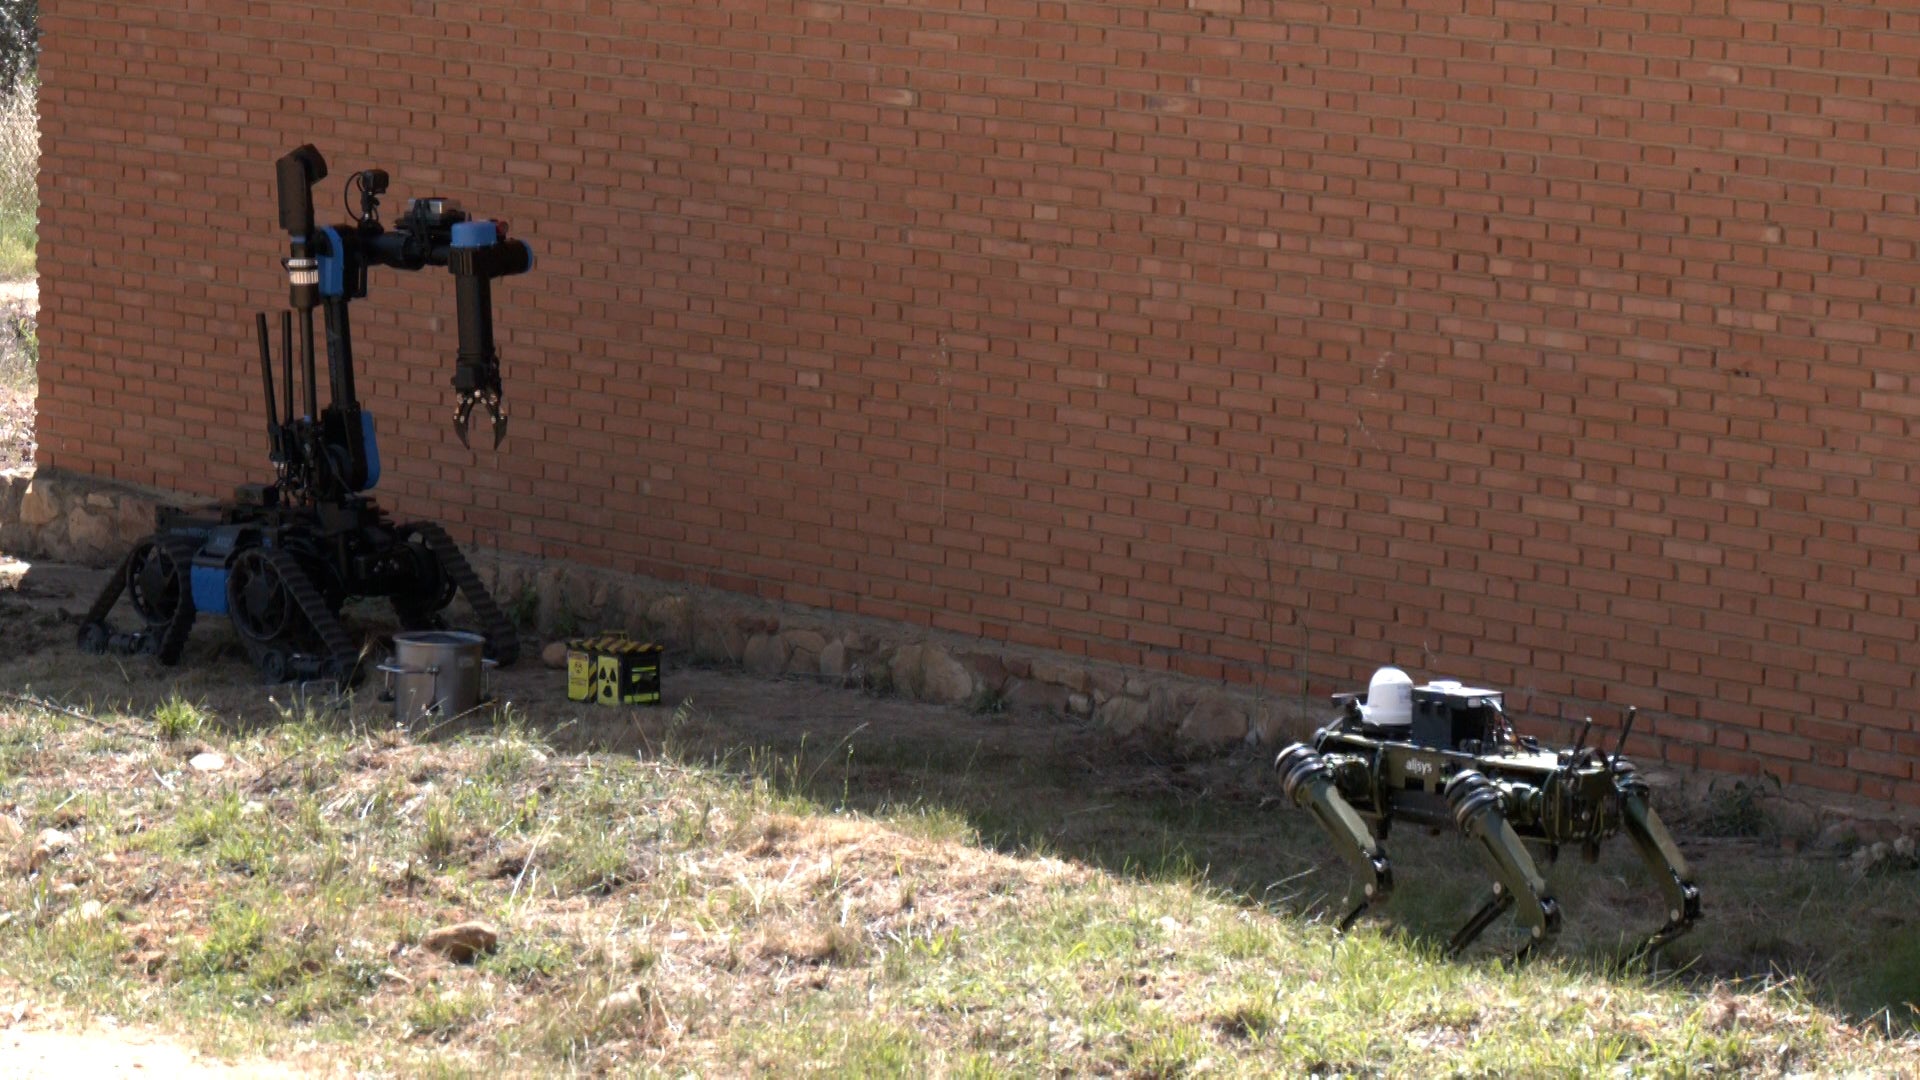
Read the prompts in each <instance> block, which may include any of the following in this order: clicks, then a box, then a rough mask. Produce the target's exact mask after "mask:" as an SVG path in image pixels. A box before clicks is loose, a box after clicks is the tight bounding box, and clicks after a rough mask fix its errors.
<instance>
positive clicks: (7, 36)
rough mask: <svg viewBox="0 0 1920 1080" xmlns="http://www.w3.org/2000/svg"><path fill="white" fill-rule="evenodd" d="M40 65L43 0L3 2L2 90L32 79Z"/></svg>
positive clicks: (0, 36) (0, 7)
mask: <svg viewBox="0 0 1920 1080" xmlns="http://www.w3.org/2000/svg"><path fill="white" fill-rule="evenodd" d="M39 62H40V0H0V90H11V89H12V88H13V87H15V86H18V85H19V84H20V82H21V81H22V80H24V79H30V78H32V77H33V75H34V71H35V69H36V68H37V67H38V66H39Z"/></svg>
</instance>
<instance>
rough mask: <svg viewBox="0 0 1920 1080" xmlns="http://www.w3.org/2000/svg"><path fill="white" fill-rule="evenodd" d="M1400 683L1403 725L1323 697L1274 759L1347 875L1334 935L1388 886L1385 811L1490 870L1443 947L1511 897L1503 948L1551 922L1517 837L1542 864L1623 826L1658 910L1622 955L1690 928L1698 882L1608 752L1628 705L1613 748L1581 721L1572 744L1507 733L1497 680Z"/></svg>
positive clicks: (1630, 713)
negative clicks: (1656, 894) (1320, 707)
mask: <svg viewBox="0 0 1920 1080" xmlns="http://www.w3.org/2000/svg"><path fill="white" fill-rule="evenodd" d="M1404 689H1405V688H1403V690H1402V692H1404ZM1411 689H1412V699H1413V700H1412V723H1411V725H1394V726H1387V725H1380V724H1374V723H1370V722H1368V719H1367V717H1366V716H1365V713H1364V712H1363V706H1362V703H1363V701H1364V699H1365V697H1366V695H1359V694H1339V695H1335V698H1334V700H1335V701H1336V702H1338V703H1341V704H1342V705H1343V711H1342V713H1341V715H1340V717H1339V718H1338V719H1337V720H1335V721H1334V722H1333V723H1332V724H1330V725H1328V726H1327V727H1324V728H1321V729H1320V730H1319V731H1318V732H1317V733H1316V734H1315V735H1314V738H1313V744H1312V745H1311V746H1307V745H1304V744H1301V743H1294V744H1293V745H1291V746H1288V747H1287V748H1286V749H1284V750H1282V751H1281V752H1280V755H1279V757H1278V758H1276V759H1275V761H1274V769H1275V770H1276V771H1277V772H1278V773H1279V775H1280V782H1281V785H1282V788H1283V789H1284V790H1285V792H1286V795H1287V797H1288V798H1289V799H1290V800H1292V801H1293V802H1294V803H1295V804H1296V805H1298V806H1301V807H1304V808H1306V809H1307V810H1309V811H1311V812H1312V813H1313V815H1314V817H1315V818H1316V819H1318V821H1319V822H1320V825H1321V827H1322V828H1324V829H1325V830H1326V831H1327V833H1328V835H1329V836H1331V837H1332V838H1333V841H1334V843H1335V844H1336V845H1337V846H1338V848H1339V850H1340V854H1341V855H1342V856H1343V857H1344V858H1345V859H1346V861H1347V862H1348V863H1349V864H1351V866H1352V867H1353V869H1354V870H1355V872H1356V874H1357V879H1356V881H1355V884H1354V887H1353V890H1352V891H1351V892H1350V893H1349V895H1348V897H1347V902H1348V903H1351V904H1353V907H1352V909H1351V910H1350V911H1349V912H1348V913H1347V915H1346V916H1345V917H1344V918H1343V919H1341V920H1340V924H1339V925H1340V929H1341V930H1342V931H1343V932H1344V931H1345V930H1347V929H1348V928H1349V927H1351V926H1352V925H1353V923H1354V921H1355V920H1356V919H1358V918H1359V917H1360V916H1361V915H1362V914H1363V913H1365V912H1366V911H1367V910H1368V909H1369V908H1371V907H1373V906H1374V905H1376V904H1379V903H1381V902H1383V901H1385V900H1386V899H1387V897H1388V895H1389V894H1390V893H1391V892H1392V891H1393V868H1392V866H1391V864H1390V863H1389V862H1388V861H1387V854H1386V849H1385V848H1384V847H1383V846H1382V845H1381V840H1383V839H1385V837H1386V836H1387V833H1388V830H1389V829H1390V828H1391V827H1392V824H1393V822H1395V821H1406V822H1411V823H1414V824H1416V825H1420V826H1425V827H1429V828H1433V829H1435V830H1438V829H1441V828H1446V827H1448V826H1457V827H1458V828H1459V830H1460V831H1461V832H1462V833H1464V834H1465V835H1466V837H1467V838H1468V840H1469V841H1471V843H1472V846H1473V848H1474V850H1475V851H1476V853H1477V854H1478V855H1479V857H1480V861H1481V862H1482V863H1483V864H1484V866H1485V867H1486V869H1487V870H1489V871H1490V872H1491V873H1492V875H1493V878H1494V884H1493V896H1492V897H1491V898H1490V899H1488V901H1487V902H1486V904H1485V905H1484V906H1482V907H1481V908H1480V909H1479V910H1478V911H1477V912H1475V913H1474V915H1473V917H1472V918H1470V919H1468V920H1467V923H1466V925H1465V926H1462V927H1461V928H1460V930H1459V932H1458V933H1456V934H1454V936H1453V938H1452V940H1451V941H1450V942H1449V943H1448V946H1447V956H1448V957H1449V958H1451V957H1455V956H1458V955H1459V954H1460V952H1461V951H1462V950H1464V949H1465V948H1466V947H1467V946H1468V945H1470V944H1472V942H1473V941H1474V939H1475V938H1477V937H1479V936H1480V934H1481V932H1482V931H1484V930H1486V928H1487V927H1488V926H1489V925H1491V924H1492V923H1493V922H1494V920H1496V919H1498V918H1499V917H1500V916H1501V915H1503V914H1505V913H1506V912H1507V911H1509V910H1512V909H1515V908H1517V909H1518V911H1517V914H1516V918H1517V919H1518V921H1519V922H1520V923H1521V924H1523V925H1524V926H1526V927H1527V929H1528V931H1529V932H1530V939H1529V941H1528V942H1527V944H1526V945H1525V946H1524V947H1523V948H1522V949H1521V950H1520V952H1519V953H1518V955H1517V956H1516V958H1515V959H1524V958H1526V957H1527V956H1528V955H1529V954H1531V953H1532V952H1533V951H1534V950H1535V949H1537V948H1539V947H1540V946H1541V945H1543V944H1545V943H1546V942H1547V941H1548V940H1549V939H1550V938H1551V937H1552V936H1553V935H1554V934H1555V933H1556V932H1557V931H1558V930H1559V928H1560V905H1559V903H1558V902H1557V901H1556V900H1555V899H1554V897H1553V893H1552V891H1551V890H1550V889H1549V888H1548V886H1547V883H1546V881H1545V879H1544V878H1542V877H1541V875H1540V872H1539V870H1538V869H1537V868H1536V867H1535V864H1534V860H1533V859H1532V857H1531V856H1529V854H1528V852H1527V847H1526V844H1527V843H1533V844H1535V845H1541V846H1544V848H1545V852H1546V855H1547V859H1548V861H1549V862H1551V861H1553V860H1555V859H1556V858H1557V857H1558V855H1559V852H1560V848H1561V847H1563V846H1567V845H1574V844H1578V845H1579V846H1580V850H1581V853H1582V855H1583V856H1584V858H1585V860H1586V861H1588V862H1592V861H1594V860H1595V859H1597V858H1598V857H1599V850H1600V844H1601V842H1602V841H1604V840H1605V839H1607V838H1608V837H1609V836H1612V835H1613V834H1614V833H1615V832H1618V831H1619V830H1621V829H1625V830H1626V832H1627V835H1628V836H1630V837H1632V838H1633V843H1634V846H1635V847H1636V848H1637V849H1639V852H1640V856H1641V858H1642V859H1643V860H1644V861H1645V862H1646V865H1647V868H1648V870H1649V871H1650V872H1651V873H1652V874H1653V877H1654V879H1655V881H1656V882H1657V883H1658V885H1659V888H1660V892H1661V896H1662V898H1663V899H1664V901H1665V908H1666V914H1667V921H1666V924H1665V925H1664V926H1662V927H1661V928H1660V929H1659V930H1657V931H1655V932H1654V933H1653V934H1652V935H1651V936H1650V937H1648V938H1647V939H1646V940H1645V942H1643V943H1642V944H1641V945H1640V946H1639V948H1638V949H1637V950H1635V952H1634V953H1633V954H1632V956H1633V957H1634V958H1641V957H1645V956H1648V955H1650V954H1651V953H1652V952H1653V951H1654V950H1656V949H1658V948H1660V947H1661V946H1663V945H1665V944H1666V943H1667V942H1669V941H1671V940H1673V939H1674V938H1676V937H1678V936H1680V935H1681V934H1684V933H1686V932H1687V931H1688V930H1689V929H1691V928H1692V926H1693V924H1694V922H1695V921H1696V920H1697V919H1698V918H1699V917H1700V891H1699V890H1698V889H1697V888H1695V887H1694V884H1693V875H1692V872H1691V871H1690V870H1689V869H1688V867H1687V861H1686V858H1685V857H1684V856H1682V855H1681V854H1680V850H1679V848H1678V847H1677V846H1676V845H1675V844H1674V842H1673V838H1672V837H1671V836H1670V835H1668V833H1667V830H1666V827H1665V826H1663V825H1662V824H1661V823H1660V818H1659V816H1658V815H1657V814H1655V813H1654V811H1653V807H1652V806H1651V805H1649V803H1648V788H1647V784H1646V781H1645V780H1643V779H1641V778H1640V776H1639V775H1637V774H1636V773H1635V771H1634V767H1633V764H1632V763H1631V762H1629V761H1627V760H1626V759H1625V758H1622V757H1621V756H1620V745H1622V744H1624V743H1625V742H1626V739H1627V735H1628V733H1629V732H1631V731H1632V730H1633V720H1634V710H1633V709H1628V710H1627V714H1626V720H1625V724H1624V726H1623V727H1622V729H1621V732H1620V740H1619V743H1617V744H1616V745H1615V747H1614V750H1613V752H1612V753H1610V754H1609V753H1603V752H1602V751H1600V750H1598V749H1596V748H1593V747H1588V746H1587V745H1586V741H1587V736H1588V734H1589V733H1591V731H1592V729H1593V721H1592V719H1590V718H1589V719H1588V720H1587V721H1586V726H1585V728H1583V729H1582V731H1581V733H1580V737H1579V740H1578V742H1577V743H1576V744H1575V745H1574V746H1573V747H1572V748H1570V749H1562V750H1551V749H1544V748H1542V747H1541V746H1540V744H1539V742H1538V741H1537V740H1535V739H1532V738H1525V737H1520V736H1517V735H1515V733H1514V731H1513V727H1512V725H1511V724H1510V723H1509V722H1508V721H1507V718H1506V714H1505V713H1504V711H1503V710H1502V707H1501V695H1500V694H1499V693H1498V692H1496V691H1491V690H1476V689H1471V688H1465V687H1462V686H1460V685H1459V684H1458V683H1452V682H1434V683H1430V684H1428V685H1426V686H1423V687H1414V688H1411ZM1371 692H1373V691H1372V690H1370V693H1371Z"/></svg>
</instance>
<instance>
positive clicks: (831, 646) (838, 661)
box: [819, 641, 852, 681]
mask: <svg viewBox="0 0 1920 1080" xmlns="http://www.w3.org/2000/svg"><path fill="white" fill-rule="evenodd" d="M819 663H820V674H822V675H825V676H826V677H827V678H829V679H834V680H836V681H844V680H845V679H846V677H847V673H848V672H849V671H850V670H851V667H852V665H851V663H850V662H849V661H848V659H847V643H846V642H845V641H829V642H827V644H826V647H825V648H823V649H821V650H820V661H819Z"/></svg>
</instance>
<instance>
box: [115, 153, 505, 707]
mask: <svg viewBox="0 0 1920 1080" xmlns="http://www.w3.org/2000/svg"><path fill="white" fill-rule="evenodd" d="M276 168H277V177H276V178H277V180H278V186H279V213H280V225H281V227H282V228H283V229H285V231H286V232H287V234H288V238H289V244H290V247H291V252H290V255H289V257H288V258H287V259H285V260H284V262H283V265H284V267H285V268H286V272H287V280H288V285H289V293H290V298H291V306H292V310H291V311H283V312H282V313H281V317H280V359H281V379H280V390H281V391H282V392H283V393H284V395H285V396H284V398H283V399H281V400H280V401H278V402H276V400H275V387H274V376H273V358H272V352H271V348H270V345H269V343H268V333H267V317H266V315H265V314H260V315H257V316H255V329H256V331H257V333H258V334H259V344H260V379H261V386H262V388H263V390H264V392H265V398H266V414H267V438H268V447H269V453H270V456H271V460H272V462H273V466H274V472H275V479H274V481H273V482H272V483H271V484H264V485H245V486H243V487H241V488H240V489H239V490H238V492H237V493H236V496H235V499H234V501H233V502H232V503H230V504H227V505H224V506H222V507H220V508H219V510H218V511H217V513H215V514H212V515H201V516H196V515H192V514H188V513H183V512H179V511H162V512H161V514H160V515H159V516H158V518H157V520H156V522H155V524H156V525H157V527H158V528H157V531H156V532H154V533H153V535H151V536H149V537H147V538H146V539H144V540H142V541H140V542H139V543H138V544H136V545H135V546H134V548H133V550H132V551H130V552H129V553H128V554H127V556H126V558H125V559H124V560H123V561H122V562H121V563H120V566H119V569H118V570H117V571H116V572H115V574H114V576H113V578H112V579H111V580H110V581H109V582H108V583H107V585H106V587H105V588H104V589H103V590H102V591H101V593H100V595H99V597H98V598H97V599H96V600H95V601H94V603H93V607H92V608H91V609H90V610H89V611H88V612H87V614H86V616H85V618H84V619H83V620H82V622H81V625H80V631H79V645H80V648H81V649H82V650H83V651H85V652H88V653H92V654H96V655H99V654H105V653H120V654H128V655H133V654H148V655H152V656H153V657H155V658H156V659H158V660H159V661H160V663H162V664H166V665H173V664H176V663H178V662H179V660H180V654H181V650H182V649H183V648H184V647H185V645H186V642H187V636H188V634H189V632H190V631H191V630H192V629H193V623H194V618H195V616H196V615H197V614H199V613H206V614H211V615H225V616H227V618H228V619H229V620H230V621H231V622H232V623H233V628H234V630H235V631H237V632H238V634H239V637H240V640H241V642H242V643H243V645H244V646H245V648H246V651H247V654H248V656H249V658H250V659H251V660H252V662H253V664H254V665H255V667H257V668H258V669H259V671H260V672H261V674H262V675H264V676H265V677H266V678H267V679H268V680H269V681H271V682H280V681H285V680H288V679H300V680H309V679H333V680H338V681H339V682H340V683H341V684H342V685H348V684H351V683H352V682H354V681H356V680H357V679H358V678H359V677H360V675H361V674H362V669H361V663H360V659H361V657H360V651H359V648H358V646H357V645H356V643H355V641H354V639H353V638H352V637H351V636H349V634H348V633H347V630H346V628H345V627H344V626H343V625H342V624H341V621H340V608H341V605H342V604H344V603H345V602H346V601H347V600H348V599H349V598H353V597H385V598H387V599H388V600H390V601H391V602H392V604H393V608H394V611H395V613H396V615H397V616H398V618H399V621H400V624H401V626H402V627H403V628H405V629H407V630H427V629H441V628H444V626H445V621H444V619H443V617H442V615H441V612H442V609H444V608H445V607H446V606H447V605H448V604H449V603H451V602H452V600H453V597H454V595H455V593H456V592H459V593H463V594H465V596H466V598H467V601H468V603H469V604H470V605H471V606H472V608H473V612H474V614H475V616H476V617H477V618H478V619H479V621H480V622H481V623H482V634H483V636H484V638H485V641H486V646H485V652H486V655H488V656H489V657H490V658H491V659H493V660H494V661H496V662H498V663H500V664H511V663H512V662H513V661H514V660H515V659H516V658H517V656H518V654H519V650H520V643H519V638H518V635H517V634H516V633H515V631H514V628H513V624H512V623H511V622H510V621H508V619H507V617H506V615H505V614H504V613H503V612H502V611H501V610H500V606H499V605H498V604H497V603H495V601H494V599H493V597H491V596H490V595H488V593H487V591H486V589H485V588H484V587H483V586H482V585H481V583H480V579H479V577H478V576H477V575H476V574H475V573H474V571H473V568H472V567H471V566H470V565H468V563H467V560H466V558H465V557H464V556H463V555H462V554H461V553H460V549H459V548H458V547H456V546H455V545H454V543H453V541H452V540H451V539H449V538H448V536H447V533H446V531H445V530H443V529H442V528H441V527H440V526H438V525H436V524H434V523H432V522H425V521H416V522H408V523H402V524H395V523H394V521H393V520H392V519H391V518H389V517H388V515H387V514H386V513H385V512H384V511H382V510H381V509H380V508H379V507H378V506H377V505H376V504H375V503H374V501H373V500H372V499H371V498H369V497H368V496H367V495H366V492H368V491H370V490H371V489H372V488H373V487H374V486H375V485H376V484H377V483H378V482H379V480H380V455H379V449H378V446H377V444H376V443H375V439H374V425H373V416H372V414H371V413H368V412H365V411H363V410H362V409H361V406H360V402H359V399H358V398H357V397H356V395H355V392H354V385H353V342H352V330H351V323H350V321H349V319H348V313H347V309H348V305H349V303H350V302H351V301H353V300H357V299H360V298H363V297H365V296H366V295H367V271H368V269H369V268H370V267H373V266H387V267H392V268H394V269H396V270H420V269H423V268H425V267H428V266H444V267H446V268H447V269H448V270H449V271H451V272H452V274H453V278H454V292H455V297H456V300H457V303H458V325H459V353H458V359H457V364H456V367H455V370H454V379H453V384H454V388H455V390H456V391H457V394H458V398H459V405H458V407H457V409H456V411H455V413H454V428H455V431H456V433H457V434H458V435H459V437H460V441H461V442H462V443H463V444H465V443H466V442H467V426H468V422H469V420H470V419H471V417H472V413H473V409H474V406H475V405H476V404H477V405H482V406H484V407H485V408H486V410H487V412H488V414H489V416H490V417H491V418H492V420H493V436H494V446H495V447H496V448H497V447H498V446H499V445H500V441H501V439H502V438H503V437H504V436H505V433H506V423H507V418H506V414H505V412H504V410H503V409H502V407H501V397H500V357H499V354H498V352H497V351H496V350H495V348H494V341H493V311H492V307H493V296H492V282H493V280H494V279H495V278H501V277H507V276H510V275H514V274H520V273H524V272H526V271H527V270H528V269H530V268H531V267H532V265H533V255H532V252H531V251H530V250H529V249H528V247H527V245H526V244H525V243H523V242H521V241H519V240H511V239H508V238H507V235H506V227H505V225H504V224H502V223H500V222H496V221H488V220H477V219H473V218H470V217H469V216H468V215H467V214H466V213H465V212H464V211H462V210H461V209H460V208H459V206H458V205H457V204H456V203H454V202H452V201H451V200H447V199H440V198H425V199H414V200H411V201H410V202H409V203H408V205H407V209H406V212H405V213H404V214H403V215H402V216H401V218H400V220H399V221H398V222H396V223H395V225H394V227H393V228H390V229H389V228H385V227H383V226H382V225H381V223H380V197H381V196H382V195H384V194H386V191H387V182H388V178H387V174H386V173H385V172H382V171H380V170H378V169H367V170H363V171H361V172H356V173H354V174H352V176H350V177H349V178H348V180H347V188H348V192H349V194H352V193H354V192H357V193H358V196H359V208H358V212H357V214H355V220H354V221H353V222H352V223H351V224H343V225H339V226H336V227H323V228H315V226H314V213H313V194H312V190H311V189H312V187H313V185H315V184H317V183H319V182H320V181H321V180H324V179H326V176H327V164H326V160H325V159H324V158H322V157H321V155H320V152H319V151H318V150H316V149H314V148H313V147H312V146H301V147H300V148H299V149H297V150H294V151H292V152H291V153H288V154H286V155H285V156H283V157H281V158H280V160H279V161H278V163H277V166H276ZM350 209H351V206H350ZM316 307H318V308H321V309H322V310H323V313H324V317H325V320H326V335H327V371H328V381H329V402H328V405H327V407H326V409H325V410H322V409H321V408H320V404H319V399H318V396H319V390H318V378H317V374H316V365H315V358H314V333H313V311H314V309H315V308H316ZM296 315H297V316H298V318H297V319H296V318H295V316H296ZM296 325H298V327H299V333H300V339H299V343H300V352H299V374H300V375H301V377H302V379H303V380H304V401H303V402H302V404H303V405H304V406H305V408H304V411H301V412H296V410H295V407H294V405H295V387H294V376H295V361H294V349H293V334H294V327H295V326H296ZM123 594H124V595H125V596H127V598H128V599H129V600H130V602H131V603H132V605H133V608H134V611H135V612H136V613H137V614H138V615H139V617H140V620H141V623H142V625H141V627H140V628H139V629H135V630H126V631H123V630H117V629H115V628H114V627H113V626H111V625H110V624H109V623H108V621H107V617H108V615H109V613H110V612H111V611H112V609H113V607H114V605H115V604H117V603H118V602H119V600H120V598H121V596H122V595H123Z"/></svg>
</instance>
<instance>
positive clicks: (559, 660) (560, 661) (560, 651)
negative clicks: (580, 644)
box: [540, 641, 567, 668]
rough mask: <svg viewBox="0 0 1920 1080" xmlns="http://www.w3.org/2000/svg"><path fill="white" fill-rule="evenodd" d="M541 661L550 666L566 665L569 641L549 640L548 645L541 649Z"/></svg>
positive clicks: (562, 666)
mask: <svg viewBox="0 0 1920 1080" xmlns="http://www.w3.org/2000/svg"><path fill="white" fill-rule="evenodd" d="M540 662H541V663H542V664H545V665H546V666H548V667H550V668H564V667H566V666H567V643H566V642H564V641H549V642H547V647H546V648H544V649H541V650H540Z"/></svg>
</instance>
